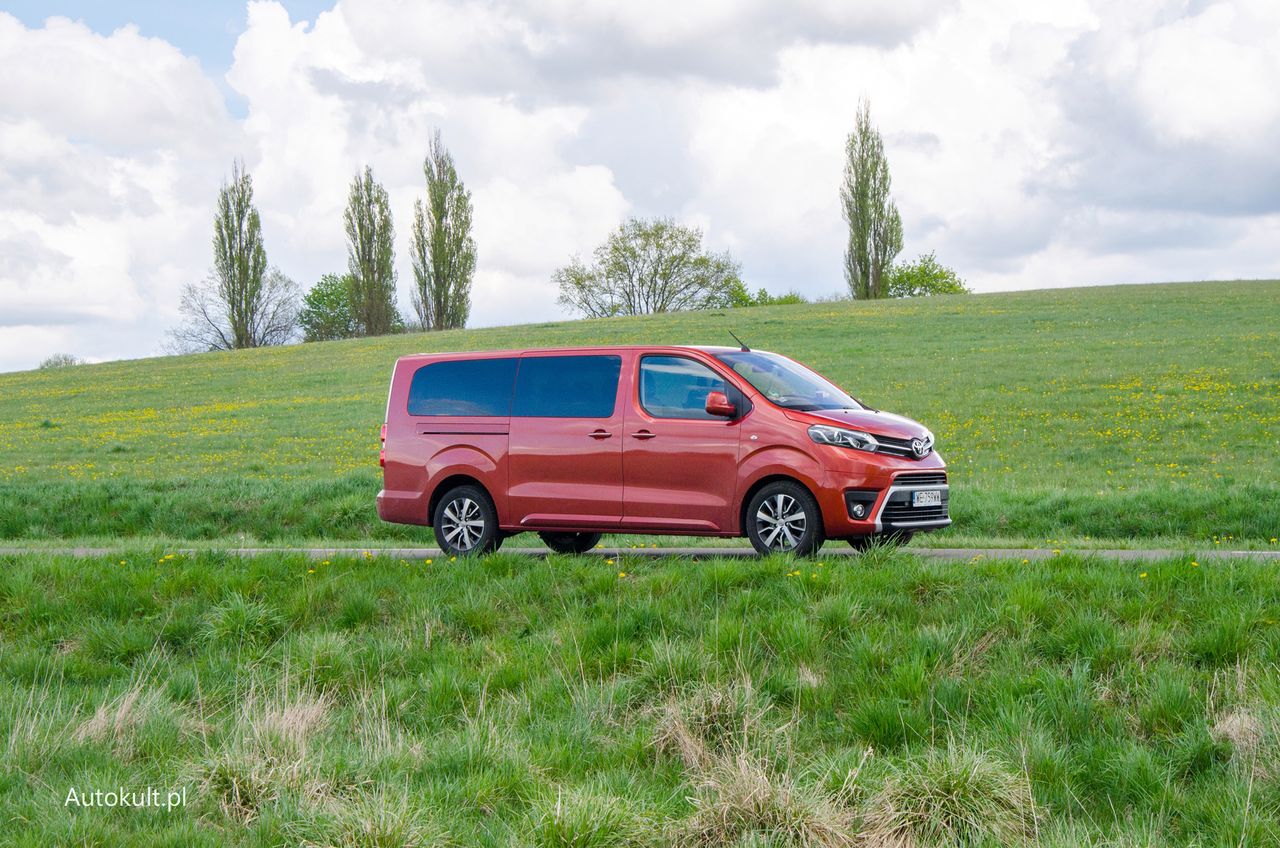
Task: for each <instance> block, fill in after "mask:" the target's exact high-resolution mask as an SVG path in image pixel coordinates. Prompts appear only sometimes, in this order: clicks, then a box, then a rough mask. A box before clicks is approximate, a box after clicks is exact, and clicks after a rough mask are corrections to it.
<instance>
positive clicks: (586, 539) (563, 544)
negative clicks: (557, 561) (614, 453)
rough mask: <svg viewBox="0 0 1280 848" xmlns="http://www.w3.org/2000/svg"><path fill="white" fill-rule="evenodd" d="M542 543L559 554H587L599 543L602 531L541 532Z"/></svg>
mask: <svg viewBox="0 0 1280 848" xmlns="http://www.w3.org/2000/svg"><path fill="white" fill-rule="evenodd" d="M538 538H540V539H542V544H544V545H546V546H547V547H548V548H550V549H551V550H553V551H555V552H556V553H558V554H585V553H586V552H587V551H589V550H591V549H592V548H594V547H595V546H596V544H597V543H599V541H600V539H601V538H603V535H602V534H600V533H539V534H538Z"/></svg>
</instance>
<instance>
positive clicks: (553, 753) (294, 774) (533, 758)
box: [0, 547, 1280, 848]
mask: <svg viewBox="0 0 1280 848" xmlns="http://www.w3.org/2000/svg"><path fill="white" fill-rule="evenodd" d="M794 566H795V563H794V562H793V561H791V560H786V559H781V558H776V559H763V560H715V559H713V560H708V561H702V562H698V563H693V562H690V561H687V560H681V559H659V560H640V559H627V558H625V557H624V558H623V559H622V560H621V561H612V562H610V561H606V560H605V559H603V558H600V557H578V558H570V557H551V558H548V559H545V560H542V559H535V558H528V557H521V556H514V555H509V554H497V555H494V556H490V557H487V558H484V559H479V560H474V561H464V560H459V561H455V562H449V561H444V560H442V559H438V560H436V561H434V562H431V563H425V562H422V561H414V562H403V561H398V560H395V559H391V558H385V557H373V558H358V559H343V560H335V561H332V562H329V563H324V564H321V563H315V562H311V561H308V560H306V559H304V558H301V557H297V556H290V555H272V556H267V557H262V558H258V559H252V560H241V559H237V558H234V557H227V556H226V555H224V554H219V553H216V552H210V553H202V554H199V555H197V556H192V557H186V556H182V555H176V556H171V555H168V554H166V553H165V551H163V550H155V549H144V548H138V547H135V548H133V549H131V550H130V551H129V552H128V553H126V554H121V555H119V556H113V557H111V558H109V559H98V560H75V559H69V558H61V557H55V556H49V555H40V554H30V555H23V556H0V645H2V648H3V649H2V650H0V739H2V740H4V742H3V744H4V746H5V747H4V749H3V750H2V751H0V810H2V811H3V825H0V844H3V845H20V846H37V845H39V846H44V845H69V844H93V845H100V844H113V845H114V844H121V845H123V844H128V845H141V846H145V845H184V846H188V845H192V846H199V845H208V846H226V845H255V846H256V845H298V844H311V845H341V846H357V845H438V844H453V845H460V846H461V845H466V846H470V845H493V846H509V845H510V846H567V845H571V846H618V845H632V846H640V845H655V846H656V845H704V846H720V845H723V846H739V848H741V846H748V845H750V846H764V845H773V846H833V845H834V846H843V845H864V846H889V845H901V844H916V845H919V846H921V848H923V846H929V845H970V846H978V845H989V846H996V845H1003V846H1008V845H1013V846H1018V845H1045V846H1064V848H1065V846H1079V845H1124V846H1128V845H1133V846H1137V845H1152V844H1160V845H1173V846H1182V845H1185V846H1193V845H1194V846H1224V848H1226V846H1233V848H1234V846H1240V845H1252V846H1261V845H1272V844H1276V843H1277V840H1280V771H1278V770H1277V768H1276V762H1277V761H1278V760H1277V755H1280V735H1278V734H1280V672H1278V671H1277V669H1278V668H1280V627H1277V626H1276V615H1277V613H1276V611H1277V610H1278V609H1280V583H1277V581H1276V579H1275V573H1274V568H1273V567H1272V566H1270V565H1266V564H1264V563H1260V562H1257V561H1226V560H1217V561H1214V560H1208V559H1205V560H1202V561H1195V562H1193V561H1192V560H1190V559H1189V558H1186V557H1179V558H1173V559H1169V560H1167V561H1162V562H1157V563H1145V564H1141V565H1137V564H1126V563H1118V562H1115V561H1108V560H1105V559H1097V558H1087V557H1083V556H1080V555H1063V556H1060V557H1057V558H1055V559H1053V560H1051V561H1046V562H1043V563H1025V564H1024V563H1021V562H1019V561H1016V560H1015V561H1008V560H1006V561H979V562H973V563H958V562H952V563H939V562H929V561H925V560H921V559H918V558H916V557H914V556H912V555H910V554H909V553H905V552H894V551H887V550H877V551H874V552H872V553H871V554H869V555H867V556H864V557H862V558H860V559H856V560H851V561H845V560H843V559H842V560H841V561H839V562H836V561H835V560H832V561H823V560H821V559H818V560H816V561H813V562H810V563H806V564H805V565H804V566H803V568H802V570H801V573H800V574H799V576H788V575H789V574H790V573H791V572H793V571H794V570H795V568H794ZM622 574H625V576H621V575H622ZM120 785H123V786H124V787H125V788H126V789H129V790H143V789H146V788H147V787H155V788H157V789H158V790H160V791H162V792H168V791H169V790H181V789H182V788H184V787H185V788H186V790H187V798H188V802H187V805H186V806H184V807H179V808H176V809H174V810H173V811H171V812H165V811H163V810H154V809H147V810H122V809H115V810H111V809H77V808H75V807H67V806H64V800H65V798H66V796H67V793H68V791H69V790H70V789H71V788H76V789H77V791H79V792H81V793H86V792H92V791H93V790H95V789H102V790H107V789H114V788H116V787H118V786H120ZM904 840H914V842H911V841H904Z"/></svg>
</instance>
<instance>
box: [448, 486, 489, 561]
mask: <svg viewBox="0 0 1280 848" xmlns="http://www.w3.org/2000/svg"><path fill="white" fill-rule="evenodd" d="M431 527H432V528H433V529H434V530H435V533H436V544H437V545H439V546H440V550H442V551H444V552H445V553H446V554H447V555H449V556H478V555H481V554H487V553H492V552H493V551H496V550H497V549H498V547H499V546H500V545H501V544H502V539H503V535H502V533H501V531H499V530H498V511H497V510H496V509H494V507H493V501H491V500H489V494H488V493H487V492H485V490H484V489H481V488H480V487H479V486H458V487H457V488H454V489H450V490H449V491H448V492H447V493H445V496H444V497H442V498H441V499H440V502H439V503H438V504H436V511H435V514H434V515H432V517H431Z"/></svg>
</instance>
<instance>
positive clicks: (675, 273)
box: [170, 99, 968, 351]
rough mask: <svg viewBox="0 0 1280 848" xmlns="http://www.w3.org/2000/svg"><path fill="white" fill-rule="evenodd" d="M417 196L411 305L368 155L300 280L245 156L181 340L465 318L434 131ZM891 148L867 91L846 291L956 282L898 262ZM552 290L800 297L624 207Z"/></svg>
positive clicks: (459, 249) (579, 295)
mask: <svg viewBox="0 0 1280 848" xmlns="http://www.w3.org/2000/svg"><path fill="white" fill-rule="evenodd" d="M423 176H424V178H425V188H426V192H425V197H419V198H417V199H415V200H414V204H413V217H412V223H411V225H410V226H411V231H410V236H411V237H410V254H411V256H410V259H411V264H412V268H413V277H414V284H413V289H412V307H413V315H412V316H410V317H408V318H406V317H405V316H403V315H402V314H401V313H400V310H399V308H398V306H397V304H396V269H395V246H394V241H395V226H394V222H393V220H392V214H391V204H390V201H389V198H388V195H387V191H386V189H385V188H384V187H383V186H382V185H381V184H380V183H379V182H377V180H375V179H374V176H373V171H372V169H371V168H370V167H368V166H365V167H364V169H363V170H362V171H361V172H359V173H357V174H356V175H355V177H354V179H353V180H352V182H351V186H350V191H349V193H348V197H347V206H346V210H345V212H344V214H343V224H344V229H345V232H346V240H347V268H346V271H345V273H340V274H326V275H324V276H322V277H321V278H320V280H319V281H318V282H317V283H316V284H315V285H313V286H312V287H311V288H310V289H309V290H308V291H307V292H306V293H305V294H303V293H302V292H301V291H300V289H299V287H298V286H297V284H296V283H294V282H293V281H292V280H291V279H290V278H289V277H287V276H286V275H285V274H284V273H283V272H281V271H280V269H279V268H277V267H275V266H273V265H270V264H269V263H268V261H267V253H266V248H265V246H264V244H263V237H262V225H261V220H260V218H259V215H258V210H257V208H256V207H255V206H254V203H253V180H252V177H251V176H250V175H249V173H248V172H247V171H246V170H245V168H244V165H243V163H242V162H236V163H235V164H234V165H233V167H232V173H231V178H230V180H229V181H227V182H226V183H224V184H223V186H222V187H221V189H220V191H219V192H218V201H217V209H216V212H215V215H214V236H213V266H212V268H211V270H210V272H209V274H208V276H207V277H206V278H205V279H204V280H202V281H200V282H199V283H192V284H189V285H187V286H185V287H184V289H183V292H182V299H181V304H180V310H181V314H182V317H183V322H182V324H180V325H179V326H178V327H176V328H174V329H173V330H172V331H170V335H171V337H172V340H173V346H174V347H175V348H176V349H178V350H181V351H195V350H232V349H238V348H248V347H262V346H265V345H275V344H283V343H286V342H290V341H293V340H296V339H297V338H298V337H299V336H301V337H302V339H303V340H304V341H324V340H330V339H341V338H352V337H357V336H377V335H385V334H388V333H397V332H404V331H406V330H422V331H429V330H446V329H454V328H461V327H465V326H466V324H467V319H468V317H469V315H470V312H471V284H472V280H473V278H474V276H475V270H476V244H475V239H474V238H473V237H472V233H471V230H472V204H471V193H470V192H469V191H468V190H467V188H466V186H465V184H464V183H463V181H462V180H461V179H460V178H459V176H458V172H457V168H456V167H455V165H454V161H453V157H452V156H451V155H450V154H449V151H448V150H447V149H446V148H445V146H444V144H443V142H442V141H441V136H440V133H439V131H436V132H435V133H433V135H432V137H431V139H430V142H429V145H428V152H427V155H426V158H425V159H424V162H423ZM891 186H892V182H891V179H890V174H889V162H888V158H887V156H886V154H885V150H884V142H883V139H882V138H881V135H880V132H879V131H878V130H877V129H876V127H875V125H874V124H873V123H872V121H871V109H870V104H869V103H868V102H867V101H866V100H865V99H864V100H862V101H861V103H860V104H859V107H858V111H857V114H856V116H855V125H854V130H853V132H851V133H850V134H849V135H848V137H847V139H846V143H845V165H844V173H843V179H842V181H841V184H840V191H839V194H840V202H841V211H842V214H843V217H844V221H845V224H846V226H847V229H848V241H847V244H846V247H845V253H844V269H843V270H844V277H845V282H846V284H847V286H848V295H847V296H848V297H850V298H853V299H859V300H861V299H873V298H885V297H920V296H926V295H933V294H956V293H964V292H967V291H968V289H967V288H966V287H965V285H964V282H963V280H961V279H960V277H959V276H958V275H957V274H956V273H955V272H954V271H953V270H951V269H950V268H947V267H946V266H944V265H943V264H942V263H940V262H939V261H938V260H937V258H936V256H935V255H934V254H933V253H926V254H923V255H921V256H920V257H918V258H917V259H916V260H914V261H912V262H895V259H896V257H897V255H898V254H899V253H900V252H901V250H902V219H901V216H900V215H899V213H898V208H897V205H896V204H895V203H894V201H893V199H892V195H891V191H890V189H891ZM552 282H553V283H555V285H556V287H557V289H558V291H559V298H558V302H559V303H560V305H561V306H563V307H565V308H566V309H568V310H569V311H570V312H573V313H576V314H580V315H583V316H586V317H589V318H598V317H608V316H615V315H646V314H651V313H660V312H674V311H682V310H693V309H720V308H735V307H750V306H767V305H778V304H789V303H804V302H806V301H805V298H804V297H803V296H802V295H800V294H799V293H798V292H796V291H790V292H787V293H785V294H782V295H774V294H771V293H770V292H768V291H767V290H765V289H764V288H759V289H757V290H756V291H755V292H751V291H749V290H748V288H747V286H746V284H745V283H744V281H743V279H742V268H741V265H740V263H738V262H737V261H736V260H735V259H734V258H733V257H732V256H731V255H730V254H729V253H728V252H727V251H725V252H722V253H714V252H710V251H707V250H704V249H703V246H702V231H701V230H699V229H698V228H696V227H689V226H684V225H681V224H679V223H677V222H676V221H675V220H673V219H671V218H652V219H638V218H631V219H628V220H626V221H624V222H623V223H622V224H621V225H619V227H618V228H617V229H616V230H614V231H613V232H612V233H610V235H609V236H608V237H607V238H606V240H605V242H604V243H603V244H601V245H600V246H599V247H597V248H596V249H595V250H594V251H593V252H592V254H591V256H590V260H589V261H584V260H583V259H582V258H581V257H578V256H574V257H572V258H571V260H570V262H569V264H568V265H566V266H564V267H562V268H560V269H558V270H556V271H555V272H554V273H553V274H552Z"/></svg>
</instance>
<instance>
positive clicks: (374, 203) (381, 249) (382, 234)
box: [343, 165, 401, 336]
mask: <svg viewBox="0 0 1280 848" xmlns="http://www.w3.org/2000/svg"><path fill="white" fill-rule="evenodd" d="M343 219H344V222H345V224H346V229H347V267H348V269H349V271H350V280H351V312H352V315H353V317H354V318H355V320H356V327H357V329H358V331H359V333H360V335H362V336H381V335H385V334H386V333H390V332H394V331H396V330H398V329H400V327H401V321H400V314H399V313H398V312H397V311H396V269H395V246H394V240H395V228H394V226H393V225H392V223H391V204H390V202H389V201H388V200H387V190H386V189H385V188H383V187H382V185H381V184H380V183H378V182H377V181H375V180H374V179H373V170H372V169H371V168H369V167H368V166H367V165H366V166H365V169H364V173H363V174H356V177H355V179H354V180H352V181H351V193H350V195H349V197H348V199H347V211H346V214H345V215H344V216H343Z"/></svg>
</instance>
